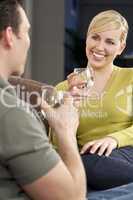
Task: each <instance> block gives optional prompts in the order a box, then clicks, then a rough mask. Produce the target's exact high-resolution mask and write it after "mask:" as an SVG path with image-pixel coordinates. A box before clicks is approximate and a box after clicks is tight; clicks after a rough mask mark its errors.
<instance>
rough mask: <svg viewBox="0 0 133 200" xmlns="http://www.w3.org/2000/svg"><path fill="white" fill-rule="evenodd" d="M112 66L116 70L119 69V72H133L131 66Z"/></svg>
mask: <svg viewBox="0 0 133 200" xmlns="http://www.w3.org/2000/svg"><path fill="white" fill-rule="evenodd" d="M114 68H115V70H116V71H119V72H121V73H133V67H120V66H115V67H114Z"/></svg>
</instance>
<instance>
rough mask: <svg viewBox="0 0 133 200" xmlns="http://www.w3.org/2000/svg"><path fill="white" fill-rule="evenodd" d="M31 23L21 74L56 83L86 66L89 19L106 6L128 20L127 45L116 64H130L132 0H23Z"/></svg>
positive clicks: (132, 27) (132, 41) (132, 51)
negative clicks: (27, 49) (25, 58)
mask: <svg viewBox="0 0 133 200" xmlns="http://www.w3.org/2000/svg"><path fill="white" fill-rule="evenodd" d="M24 7H25V9H26V11H27V15H28V17H29V19H30V23H31V27H32V28H31V48H30V51H29V55H28V60H27V67H26V70H25V74H24V76H25V77H26V78H32V79H34V80H37V81H41V82H45V83H48V84H52V85H55V84H57V83H58V82H60V81H62V80H64V79H65V78H66V76H67V75H68V74H69V73H71V72H72V71H73V68H75V67H85V66H86V63H87V60H86V56H85V40H86V32H87V28H88V25H89V23H90V21H91V19H92V18H93V17H94V16H95V15H96V14H97V13H99V12H101V11H104V10H107V9H115V10H117V11H119V12H120V13H121V14H122V15H123V16H124V17H125V18H126V19H127V21H128V23H129V28H130V29H129V35H128V40H127V47H126V49H125V51H124V52H123V54H122V55H121V56H120V57H118V58H117V59H116V61H115V64H117V65H119V66H122V67H133V20H132V16H133V1H132V0H25V1H24Z"/></svg>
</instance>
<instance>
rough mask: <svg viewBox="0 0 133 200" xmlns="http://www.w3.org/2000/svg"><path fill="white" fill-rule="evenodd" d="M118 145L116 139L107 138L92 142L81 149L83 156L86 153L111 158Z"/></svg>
mask: <svg viewBox="0 0 133 200" xmlns="http://www.w3.org/2000/svg"><path fill="white" fill-rule="evenodd" d="M117 145H118V143H117V141H116V139H114V138H112V137H109V136H107V137H105V138H102V139H98V140H93V141H92V142H88V143H86V144H85V145H84V146H83V148H82V149H81V152H80V153H81V154H84V153H85V152H89V153H92V154H94V153H96V154H98V155H99V156H102V155H105V156H109V155H110V154H111V153H112V150H113V149H115V148H116V147H117Z"/></svg>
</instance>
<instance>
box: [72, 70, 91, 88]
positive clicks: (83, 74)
mask: <svg viewBox="0 0 133 200" xmlns="http://www.w3.org/2000/svg"><path fill="white" fill-rule="evenodd" d="M74 74H75V75H77V76H78V77H79V78H80V79H81V81H84V84H85V87H87V88H90V87H92V86H93V84H94V80H93V74H92V72H91V71H90V69H89V68H75V69H74Z"/></svg>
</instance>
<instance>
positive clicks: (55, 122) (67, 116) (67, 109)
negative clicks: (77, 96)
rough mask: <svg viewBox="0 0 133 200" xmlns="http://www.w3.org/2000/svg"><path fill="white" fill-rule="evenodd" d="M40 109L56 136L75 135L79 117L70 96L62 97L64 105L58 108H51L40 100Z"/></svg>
mask: <svg viewBox="0 0 133 200" xmlns="http://www.w3.org/2000/svg"><path fill="white" fill-rule="evenodd" d="M41 107H42V109H43V110H44V112H45V114H46V118H47V120H48V122H49V124H50V126H51V127H52V128H53V129H54V130H55V133H56V134H57V135H58V134H60V135H63V133H64V134H66V133H73V134H75V135H76V131H77V127H78V125H79V115H78V112H77V109H76V108H75V107H74V106H73V98H72V97H71V96H68V95H67V96H66V97H64V103H63V104H62V105H60V106H59V107H58V108H52V107H51V106H50V105H48V104H47V103H46V102H45V101H43V100H42V103H41Z"/></svg>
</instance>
